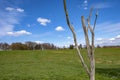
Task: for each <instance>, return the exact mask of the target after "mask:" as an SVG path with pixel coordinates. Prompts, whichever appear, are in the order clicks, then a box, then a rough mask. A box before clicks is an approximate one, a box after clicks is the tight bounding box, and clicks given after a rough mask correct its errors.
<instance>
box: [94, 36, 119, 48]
mask: <svg viewBox="0 0 120 80" xmlns="http://www.w3.org/2000/svg"><path fill="white" fill-rule="evenodd" d="M95 44H96V45H98V44H99V45H101V46H104V45H120V35H117V36H116V37H113V38H97V39H96V41H95Z"/></svg>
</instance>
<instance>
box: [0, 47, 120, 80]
mask: <svg viewBox="0 0 120 80" xmlns="http://www.w3.org/2000/svg"><path fill="white" fill-rule="evenodd" d="M85 52H86V51H85V50H84V49H82V53H83V55H84V57H86V53H85ZM95 58H96V80H120V48H99V49H96V50H95ZM86 61H87V59H86ZM0 80H88V77H87V75H86V73H85V71H84V69H83V68H82V66H81V64H80V63H79V59H78V56H77V55H76V51H75V50H45V51H0Z"/></svg>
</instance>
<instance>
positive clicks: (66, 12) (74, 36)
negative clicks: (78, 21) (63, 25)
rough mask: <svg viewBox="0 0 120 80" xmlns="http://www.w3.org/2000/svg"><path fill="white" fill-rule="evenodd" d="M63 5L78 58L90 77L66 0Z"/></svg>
mask: <svg viewBox="0 0 120 80" xmlns="http://www.w3.org/2000/svg"><path fill="white" fill-rule="evenodd" d="M63 3H64V10H65V14H66V21H67V24H68V26H69V28H70V30H71V32H72V34H73V38H74V43H75V47H76V49H77V53H78V56H79V58H80V61H81V63H82V65H83V67H84V69H85V71H86V72H87V74H88V75H89V76H90V71H89V69H88V67H87V65H86V64H85V62H84V59H83V57H82V55H81V53H80V50H79V48H78V44H77V40H76V34H75V31H74V27H73V26H72V25H71V24H70V21H69V17H68V11H67V7H66V0H63Z"/></svg>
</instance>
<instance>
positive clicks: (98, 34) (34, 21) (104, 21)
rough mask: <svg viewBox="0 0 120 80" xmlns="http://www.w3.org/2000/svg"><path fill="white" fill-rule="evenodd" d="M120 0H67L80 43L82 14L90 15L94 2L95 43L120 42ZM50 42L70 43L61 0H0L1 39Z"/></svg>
mask: <svg viewBox="0 0 120 80" xmlns="http://www.w3.org/2000/svg"><path fill="white" fill-rule="evenodd" d="M119 3H120V0H67V8H68V12H69V17H70V21H71V23H72V24H73V25H74V28H75V31H76V34H77V40H78V43H79V44H85V42H84V33H83V29H82V25H81V16H82V15H84V16H85V18H87V17H88V15H89V10H90V7H91V6H94V8H95V9H94V11H93V15H92V20H91V21H92V22H91V24H92V23H93V21H94V18H95V11H96V9H98V10H99V12H98V20H97V24H96V29H95V44H96V45H97V44H100V45H120V15H119V14H120V5H119ZM26 41H35V42H38V43H39V42H40V43H53V44H55V45H57V46H68V45H69V44H73V38H72V34H71V32H70V30H69V28H68V26H67V24H66V19H65V13H64V8H63V0H0V42H7V43H13V42H23V43H24V42H26Z"/></svg>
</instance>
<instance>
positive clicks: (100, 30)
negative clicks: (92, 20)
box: [95, 22, 120, 35]
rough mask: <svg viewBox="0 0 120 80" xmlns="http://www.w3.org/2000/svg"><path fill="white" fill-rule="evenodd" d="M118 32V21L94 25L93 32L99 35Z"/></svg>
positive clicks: (119, 25)
mask: <svg viewBox="0 0 120 80" xmlns="http://www.w3.org/2000/svg"><path fill="white" fill-rule="evenodd" d="M119 32H120V23H119V22H118V23H110V22H105V23H101V24H97V25H96V29H95V33H96V34H100V35H105V34H108V35H110V34H111V35H112V34H116V35H117V34H119Z"/></svg>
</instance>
